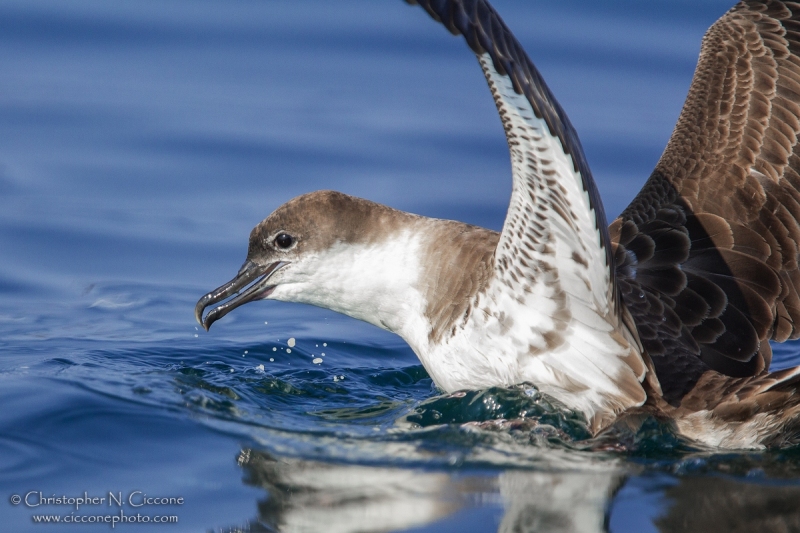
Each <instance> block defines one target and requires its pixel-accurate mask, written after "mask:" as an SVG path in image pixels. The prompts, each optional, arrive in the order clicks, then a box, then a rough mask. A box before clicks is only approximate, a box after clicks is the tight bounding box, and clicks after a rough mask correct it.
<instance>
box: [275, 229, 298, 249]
mask: <svg viewBox="0 0 800 533" xmlns="http://www.w3.org/2000/svg"><path fill="white" fill-rule="evenodd" d="M292 244H294V238H293V237H292V236H291V235H289V234H288V233H281V234H279V235H278V236H277V237H275V246H277V247H278V248H283V249H284V250H285V249H286V248H289V247H290V246H291V245H292Z"/></svg>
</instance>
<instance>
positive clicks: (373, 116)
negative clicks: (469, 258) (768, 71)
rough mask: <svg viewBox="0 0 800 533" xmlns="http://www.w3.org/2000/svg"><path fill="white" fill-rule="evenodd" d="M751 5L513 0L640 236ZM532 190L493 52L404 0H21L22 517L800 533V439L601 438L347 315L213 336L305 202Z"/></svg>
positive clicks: (14, 478)
mask: <svg viewBox="0 0 800 533" xmlns="http://www.w3.org/2000/svg"><path fill="white" fill-rule="evenodd" d="M731 4H732V1H731V0H728V1H719V0H703V1H698V0H670V1H668V2H667V1H661V2H642V1H641V0H624V1H614V2H595V1H590V0H585V1H583V0H560V1H557V2H556V1H535V2H534V1H529V0H516V1H512V0H496V1H495V2H494V5H495V6H496V8H497V9H498V11H499V12H500V14H501V15H502V16H503V17H504V19H505V20H506V22H507V23H508V25H509V26H510V27H511V28H512V30H513V31H514V32H515V34H516V35H517V37H518V38H519V39H520V41H521V42H522V44H523V45H524V47H525V48H526V50H527V51H528V53H529V55H530V56H531V57H532V58H533V60H534V61H535V62H536V64H537V66H538V67H539V69H540V70H541V72H542V74H543V75H544V77H545V79H546V80H547V82H548V84H549V85H550V87H551V89H552V90H553V92H554V94H555V95H556V96H557V98H558V99H559V100H560V102H561V103H562V105H563V107H564V108H565V109H566V111H567V113H568V114H569V116H570V118H571V120H572V122H573V124H574V125H575V127H576V129H577V130H578V132H579V134H580V135H581V139H582V142H583V145H584V148H585V150H586V154H587V158H588V160H589V164H590V165H591V167H592V169H593V171H594V175H595V178H596V179H597V182H598V187H599V189H600V192H601V194H602V196H603V199H604V201H605V206H606V210H607V212H608V214H609V217H614V216H615V215H616V214H618V213H619V212H620V211H621V210H622V209H623V208H624V207H625V205H626V204H627V203H628V202H629V201H630V200H631V199H632V198H633V196H634V195H635V193H636V192H637V191H638V190H639V188H640V187H641V185H642V184H643V183H644V180H645V179H646V177H647V176H648V175H649V173H650V171H651V170H652V168H653V166H654V165H655V163H656V161H657V159H658V157H659V155H660V153H661V151H662V150H663V147H664V146H665V144H666V142H667V139H668V138H669V135H670V133H671V131H672V127H673V125H674V123H675V121H676V119H677V116H678V113H679V111H680V108H681V105H682V103H683V101H684V98H685V95H686V92H687V89H688V86H689V83H690V81H691V77H692V73H693V69H694V66H695V62H696V58H697V54H698V51H699V46H700V39H701V37H702V35H703V33H704V32H705V30H706V29H707V27H708V26H709V25H710V24H712V23H713V21H714V20H716V19H717V18H718V17H719V16H721V15H722V14H723V13H724V12H725V10H726V9H728V8H729V7H730V5H731ZM510 183H511V180H510V166H509V157H508V152H507V147H506V144H505V139H504V136H503V133H502V128H501V125H500V121H499V120H498V117H497V113H496V111H495V109H494V105H493V102H492V99H491V97H490V95H489V92H488V90H487V88H486V84H485V81H484V79H483V75H482V74H481V72H480V69H479V68H478V65H477V62H476V60H475V58H474V56H473V55H472V53H471V52H470V51H469V50H468V49H467V47H466V45H465V44H464V43H463V41H462V40H461V39H459V38H454V37H452V36H450V35H449V34H448V32H447V31H446V30H445V29H444V28H443V27H441V26H440V25H438V24H436V23H434V22H433V21H432V20H431V19H430V18H429V17H428V15H427V14H425V13H424V12H423V11H422V10H421V9H420V8H418V7H414V6H408V5H406V4H405V3H404V2H402V1H400V0H360V1H347V0H336V1H332V0H326V1H322V0H317V1H311V0H292V1H283V0H281V1H279V0H269V1H267V0H261V1H256V0H247V1H245V0H236V1H222V0H192V1H188V0H170V1H164V0H127V1H115V2H107V1H101V0H71V1H69V2H63V1H60V0H50V1H48V0H0V398H1V399H0V522H2V524H3V527H2V528H3V529H4V530H6V531H16V532H21V531H31V532H39V533H44V532H50V531H52V532H65V531H82V532H83V531H87V532H92V531H96V532H101V531H108V530H112V531H124V532H139V531H146V532H151V531H170V532H183V531H187V532H188V531H215V532H233V531H308V532H328V533H339V532H342V533H344V532H388V531H392V532H401V531H402V532H416V533H422V532H437V533H438V532H464V531H470V532H472V531H475V532H493V531H503V532H511V531H515V532H523V531H524V532H532V531H543V532H573V531H575V532H586V533H589V532H597V531H611V532H635V533H647V532H661V533H666V532H678V531H680V532H695V531H748V532H750V531H759V532H770V531H775V532H778V531H781V532H782V531H798V530H800V509H799V508H798V505H797V502H798V501H800V451H798V450H784V451H772V452H766V453H714V452H713V451H708V450H701V449H697V448H694V447H692V446H691V445H690V444H688V443H686V442H682V441H680V440H679V439H677V438H675V436H674V435H671V434H670V433H669V431H667V430H666V429H665V428H662V427H658V426H652V427H647V428H645V430H644V431H643V432H642V433H640V434H639V435H637V436H635V439H634V440H633V441H631V442H632V444H631V443H630V442H629V443H627V444H626V445H625V446H619V447H615V446H614V445H613V444H610V443H605V444H602V443H592V442H590V441H586V440H585V439H586V436H587V433H586V429H585V424H584V423H583V421H582V420H581V418H580V417H579V416H577V415H575V414H574V413H569V412H567V411H565V410H563V409H562V408H560V407H559V406H557V405H554V404H553V403H552V402H550V401H548V399H547V398H546V397H543V396H540V395H538V394H537V393H536V392H535V390H534V389H532V388H530V387H524V386H523V387H517V388H513V389H508V390H504V389H491V390H487V391H473V392H467V393H462V394H456V395H451V396H448V395H444V394H442V393H441V392H440V391H438V390H437V389H436V388H435V387H434V385H433V384H432V382H431V379H430V378H429V377H428V375H427V374H426V372H425V370H424V369H423V368H422V366H421V365H420V364H419V362H418V360H417V359H416V357H415V355H414V354H413V353H412V351H411V350H410V349H409V348H408V346H407V345H406V344H405V343H404V342H403V341H402V340H400V339H399V338H398V337H395V336H393V335H391V334H389V333H387V332H384V331H382V330H379V329H377V328H375V327H372V326H369V325H367V324H365V323H361V322H358V321H355V320H352V319H349V318H347V317H343V316H340V315H337V314H335V313H332V312H329V311H326V310H321V309H317V308H312V307H306V306H302V305H292V304H282V303H276V302H258V303H252V304H249V305H247V306H244V307H242V308H240V309H238V310H236V311H235V312H234V313H231V314H230V315H228V316H226V317H225V318H224V319H223V320H220V321H219V322H217V323H216V324H215V325H214V327H213V328H212V329H211V331H210V332H209V333H206V332H204V331H203V330H202V329H200V328H199V327H198V325H197V324H196V323H195V321H194V317H193V308H194V304H195V302H196V301H197V299H198V298H199V297H200V296H202V295H203V294H205V293H206V292H207V291H209V290H211V289H213V288H214V287H217V286H219V285H221V284H222V283H223V282H225V281H227V280H229V279H230V278H232V277H233V275H234V274H235V273H236V271H237V270H238V268H239V267H240V265H241V264H242V262H243V260H244V257H245V253H246V249H247V237H248V234H249V231H250V229H251V228H252V227H253V226H254V225H255V224H256V223H258V222H259V221H260V220H261V219H263V218H264V217H265V216H267V215H268V214H269V213H270V212H271V211H272V210H273V209H275V208H276V207H277V206H279V205H280V204H282V203H283V202H285V201H287V200H289V199H290V198H292V197H294V196H296V195H298V194H302V193H305V192H309V191H312V190H317V189H335V190H339V191H342V192H346V193H349V194H353V195H356V196H361V197H364V198H369V199H371V200H374V201H378V202H382V203H386V204H388V205H391V206H393V207H396V208H399V209H404V210H408V211H412V212H415V213H420V214H423V215H428V216H435V217H442V218H453V219H458V220H462V221H466V222H470V223H473V224H479V225H483V226H486V227H490V228H494V229H499V228H500V227H501V225H502V221H503V217H504V213H505V208H506V205H507V201H508V196H509V192H510ZM315 359H321V360H322V362H321V363H314V362H313V361H314V360H315ZM774 364H775V366H777V367H786V366H791V365H795V364H800V346H799V345H798V344H786V345H783V346H776V347H775V362H774ZM519 419H524V420H526V421H528V422H530V421H538V422H539V424H538V425H534V424H520V423H509V422H506V421H507V420H519ZM47 517H50V518H47ZM53 517H59V518H58V519H59V520H61V522H62V523H58V524H54V523H53V522H50V523H44V522H42V521H43V520H55V518H53ZM173 517H174V518H173ZM70 520H71V521H72V523H63V522H67V521H70ZM81 520H83V523H76V522H79V521H81ZM111 520H115V521H114V522H111ZM157 520H167V523H163V524H156V521H157ZM98 521H102V522H98Z"/></svg>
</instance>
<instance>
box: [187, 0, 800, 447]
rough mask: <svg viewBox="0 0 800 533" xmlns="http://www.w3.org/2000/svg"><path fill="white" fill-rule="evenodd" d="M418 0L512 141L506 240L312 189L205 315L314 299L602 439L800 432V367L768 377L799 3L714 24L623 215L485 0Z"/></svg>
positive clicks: (782, 300)
mask: <svg viewBox="0 0 800 533" xmlns="http://www.w3.org/2000/svg"><path fill="white" fill-rule="evenodd" d="M408 1H409V2H410V3H416V4H420V5H421V6H422V7H423V8H424V9H425V10H426V11H427V12H428V13H429V14H430V15H431V16H432V17H433V18H434V19H435V20H437V21H439V22H441V23H442V24H443V25H444V26H445V27H446V28H447V29H448V30H450V31H451V32H452V33H454V34H461V35H463V36H464V38H465V39H466V42H467V43H468V45H469V47H470V48H471V49H472V51H473V52H475V54H476V55H477V57H478V61H479V63H480V66H481V68H482V69H483V72H484V74H485V76H486V80H487V82H488V84H489V89H490V90H491V93H492V96H493V97H494V101H495V104H496V105H497V109H498V111H499V114H500V118H501V120H502V123H503V127H504V129H505V132H506V137H507V140H508V145H509V149H510V152H511V163H512V174H513V185H512V193H511V200H510V203H509V207H508V214H507V215H506V219H505V222H504V225H503V229H502V231H501V232H500V233H499V234H498V233H496V232H493V231H489V230H486V229H482V228H479V227H475V226H470V225H467V224H463V223H460V222H454V221H449V220H439V219H431V218H426V217H422V216H417V215H412V214H409V213H405V212H402V211H397V210H395V209H392V208H390V207H386V206H383V205H380V204H376V203H373V202H370V201H368V200H363V199H359V198H354V197H351V196H347V195H345V194H341V193H337V192H332V191H318V192H312V193H309V194H305V195H302V196H299V197H297V198H294V199H293V200H290V201H289V202H287V203H286V204H284V205H282V206H281V207H279V208H278V209H277V210H275V212H273V213H272V214H271V215H269V216H268V217H267V218H266V219H265V220H264V221H262V222H261V223H260V224H258V225H257V226H256V227H255V229H253V231H252V233H251V234H250V243H249V250H248V254H247V260H246V262H245V264H244V266H243V267H242V268H241V270H240V271H239V273H238V274H237V276H236V277H235V278H234V279H233V280H231V281H230V282H228V283H226V284H225V285H223V286H221V287H219V288H217V289H215V290H213V291H211V292H210V293H208V294H207V295H205V296H203V297H202V298H201V299H200V301H199V302H198V303H197V307H196V309H195V313H196V316H197V320H198V321H199V322H200V323H201V324H202V325H203V326H204V327H205V328H206V329H208V328H209V327H210V326H211V324H212V323H213V322H214V321H216V320H218V319H220V318H221V317H223V316H224V315H225V314H227V313H228V312H230V311H231V310H232V309H234V308H236V307H237V306H240V305H242V304H244V303H246V302H249V301H252V300H258V299H272V300H282V301H291V302H303V303H308V304H313V305H317V306H321V307H326V308H328V309H332V310H334V311H338V312H340V313H344V314H346V315H349V316H352V317H355V318H358V319H361V320H364V321H367V322H369V323H372V324H375V325H376V326H379V327H381V328H384V329H387V330H389V331H392V332H394V333H396V334H398V335H400V336H401V337H402V338H403V339H404V340H405V341H406V342H408V344H409V345H410V346H411V348H412V349H413V350H414V352H415V353H416V354H417V355H418V356H419V359H420V361H421V362H422V364H423V365H424V367H425V369H426V370H427V371H428V373H429V374H430V376H431V377H432V378H433V380H434V382H435V383H436V384H437V386H438V387H440V388H441V389H443V390H445V391H456V390H460V389H476V388H483V387H490V386H510V385H513V384H517V383H522V382H530V383H532V384H534V385H535V386H536V387H537V388H538V389H539V390H541V391H542V392H544V393H547V394H549V395H550V396H552V397H554V398H556V399H557V400H559V401H561V402H562V403H564V404H565V405H566V406H568V407H569V408H571V409H574V410H577V411H580V412H582V413H584V414H585V416H586V418H587V420H588V422H589V425H590V428H591V430H592V431H593V432H595V433H599V432H601V431H603V430H604V429H606V428H608V427H609V426H611V425H612V424H613V423H614V422H615V421H616V420H618V419H620V418H621V417H623V416H625V417H626V418H631V419H632V418H634V417H639V416H641V415H652V416H655V417H658V418H660V419H663V420H671V421H672V422H671V423H673V424H674V427H675V428H676V430H677V431H678V432H679V433H681V434H683V435H685V436H686V437H688V438H690V439H694V440H696V441H698V442H701V443H704V444H706V445H710V446H718V447H727V448H759V447H765V446H784V445H791V444H797V443H800V394H798V391H797V387H798V383H799V382H800V367H797V368H793V369H789V370H782V371H779V372H773V373H770V372H769V365H770V360H771V356H772V351H771V348H770V344H769V342H770V340H774V341H778V342H781V341H785V340H787V339H795V338H797V337H799V336H800V331H799V330H798V327H797V324H798V323H799V322H800V296H799V295H798V289H800V270H798V251H799V249H798V240H800V144H798V133H800V3H794V2H784V1H778V0H763V1H758V0H746V1H743V2H740V3H739V4H737V5H736V6H735V7H733V8H732V9H731V10H730V11H729V12H728V13H726V14H725V15H724V16H723V17H722V18H720V19H719V20H718V21H717V22H716V23H715V24H714V25H713V26H712V27H711V28H710V29H709V30H708V32H707V33H706V35H705V37H704V39H703V43H702V48H701V52H700V59H699V62H698V65H697V69H696V71H695V76H694V79H693V81H692V85H691V88H690V90H689V95H688V98H687V100H686V103H685V104H684V108H683V111H682V112H681V115H680V118H679V120H678V124H677V126H676V127H675V130H674V132H673V134H672V137H671V138H670V140H669V143H668V144H667V147H666V150H665V151H664V154H663V155H662V156H661V159H660V160H659V162H658V164H657V166H656V168H655V170H654V171H653V173H652V175H651V176H650V178H649V179H648V181H647V182H646V183H645V185H644V188H643V189H642V190H641V192H640V193H639V194H638V195H637V196H636V198H635V199H634V200H633V202H632V203H631V204H630V205H629V206H628V207H627V208H626V209H625V210H624V211H623V212H622V214H621V215H620V216H619V217H618V218H617V219H616V220H614V221H613V222H612V223H611V225H610V226H608V227H607V226H606V218H605V214H604V212H603V207H602V203H601V201H600V197H599V195H598V192H597V189H596V187H595V184H594V181H593V179H592V175H591V172H590V170H589V166H588V165H587V162H586V159H585V157H584V155H583V151H582V149H581V145H580V141H579V140H578V136H577V134H576V132H575V130H574V129H573V127H572V125H571V124H570V121H569V119H568V118H567V116H566V114H565V113H564V110H563V109H562V108H561V106H560V105H559V104H558V102H557V101H556V100H555V98H554V97H553V95H552V94H551V92H550V90H549V89H548V88H547V85H545V83H544V81H543V80H542V77H541V76H540V74H539V72H538V71H537V70H536V68H535V67H534V65H533V63H532V62H531V60H530V59H529V58H528V56H527V55H526V53H525V52H524V51H523V49H522V47H521V46H520V44H519V43H518V42H517V40H516V39H515V38H514V36H513V35H512V33H511V31H510V30H509V29H508V27H507V26H506V25H505V23H504V22H503V21H502V19H501V18H500V16H499V15H498V14H497V13H496V12H495V11H494V9H493V8H492V7H491V5H489V3H488V1H486V0H408ZM220 302H222V303H220ZM212 304H220V305H218V306H217V307H214V308H213V309H212V310H211V311H209V312H208V314H206V315H205V317H203V312H204V310H205V309H206V308H207V307H208V306H210V305H212ZM626 415H631V416H630V417H628V416H626Z"/></svg>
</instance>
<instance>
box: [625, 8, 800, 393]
mask: <svg viewBox="0 0 800 533" xmlns="http://www.w3.org/2000/svg"><path fill="white" fill-rule="evenodd" d="M799 53H800V4H798V3H794V2H782V1H777V0H767V1H755V0H752V1H751V0H747V1H743V2H740V3H739V4H738V5H736V6H735V7H734V8H733V9H732V10H731V11H729V12H728V13H727V14H725V15H724V16H723V17H722V18H721V19H720V20H719V21H717V22H716V23H715V24H714V25H713V26H712V27H711V28H710V29H709V30H708V32H707V33H706V35H705V37H704V39H703V44H702V48H701V52H700V60H699V63H698V65H697V69H696V71H695V75H694V80H693V81H692V85H691V88H690V89H689V95H688V98H687V100H686V103H685V104H684V107H683V111H682V112H681V115H680V119H679V120H678V124H677V126H676V127H675V131H674V132H673V134H672V137H671V139H670V141H669V144H668V145H667V148H666V150H665V151H664V154H663V155H662V156H661V159H660V161H659V162H658V165H657V166H656V168H655V170H654V171H653V174H652V175H651V177H650V179H649V180H648V182H647V183H646V184H645V186H644V188H643V189H642V191H641V192H640V193H639V195H638V196H637V197H636V198H635V199H634V200H633V202H632V203H631V204H630V206H628V208H627V209H625V211H624V212H623V213H622V214H621V215H620V217H619V218H618V219H617V220H615V221H614V222H613V223H612V225H611V228H610V231H611V238H612V241H614V242H615V243H619V246H618V247H617V248H616V250H615V260H616V264H617V279H618V285H619V287H620V290H621V292H622V296H623V299H624V301H625V303H626V304H627V306H628V308H629V310H630V311H631V314H632V315H633V319H634V321H635V322H636V325H637V328H638V331H639V336H640V338H641V341H642V344H643V346H644V348H645V350H646V351H647V352H648V353H649V355H650V356H651V358H652V360H653V363H654V366H655V368H656V374H657V375H658V378H659V380H660V382H661V386H662V390H663V391H664V394H665V397H666V399H667V400H668V401H670V402H671V403H673V404H677V403H678V402H680V400H681V398H683V396H684V395H685V394H686V392H688V391H689V390H690V389H692V387H694V386H695V384H696V383H697V380H698V379H699V377H700V376H701V375H702V374H703V373H704V372H705V371H707V370H709V369H713V370H716V371H718V372H721V373H723V374H726V375H729V376H751V375H757V374H759V373H761V372H763V371H765V370H766V369H767V368H768V367H769V364H770V359H771V356H772V352H771V349H770V346H769V342H768V341H769V340H770V339H774V340H777V341H784V340H786V339H789V338H797V337H798V334H799V333H800V332H798V323H800V298H798V288H800V272H798V263H797V260H798V241H800V225H799V224H798V221H800V193H798V190H799V189H800V175H799V174H798V172H800V151H798V133H800V56H799V55H798V54H799Z"/></svg>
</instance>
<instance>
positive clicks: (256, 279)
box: [194, 261, 289, 331]
mask: <svg viewBox="0 0 800 533" xmlns="http://www.w3.org/2000/svg"><path fill="white" fill-rule="evenodd" d="M288 264H289V263H286V262H283V261H276V262H274V263H271V264H269V265H266V266H264V265H258V264H256V263H254V262H252V261H247V262H246V263H245V264H244V265H242V268H241V269H240V270H239V273H238V274H236V277H235V278H233V279H232V280H230V281H229V282H228V283H226V284H225V285H223V286H221V287H217V288H216V289H214V290H213V291H211V292H209V293H208V294H206V295H205V296H203V297H202V298H200V300H199V301H198V302H197V305H196V306H194V317H195V318H196V319H197V321H198V322H199V323H200V325H201V326H203V328H204V329H205V330H206V331H208V328H210V327H211V324H213V323H214V322H216V321H217V320H219V319H220V318H222V317H224V316H225V315H227V314H228V313H230V312H231V311H233V310H234V309H236V308H237V307H239V306H240V305H242V304H246V303H247V302H252V301H253V300H259V299H261V298H266V297H267V296H269V295H270V294H271V293H272V290H273V289H274V288H275V285H270V284H269V283H268V282H269V278H270V277H271V276H272V274H274V273H275V272H276V271H277V270H278V269H279V268H281V267H284V266H286V265H288ZM230 296H233V298H231V299H230V300H228V301H227V302H225V303H223V304H222V305H218V306H217V307H215V308H214V309H212V310H211V311H209V312H208V314H207V315H206V316H205V318H203V311H205V309H206V307H208V306H209V305H213V304H215V303H217V302H221V301H223V300H225V299H226V298H228V297H230Z"/></svg>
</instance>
